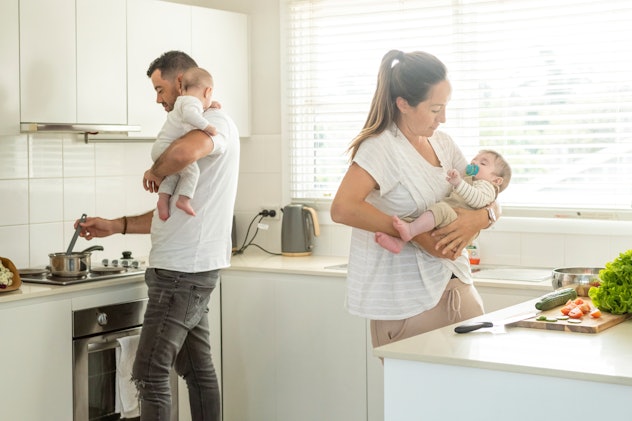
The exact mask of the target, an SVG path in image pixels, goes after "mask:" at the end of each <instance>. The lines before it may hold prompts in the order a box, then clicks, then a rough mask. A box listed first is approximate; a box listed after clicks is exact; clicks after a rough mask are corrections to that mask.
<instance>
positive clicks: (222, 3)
mask: <svg viewBox="0 0 632 421" xmlns="http://www.w3.org/2000/svg"><path fill="white" fill-rule="evenodd" d="M172 1H174V2H178V3H184V4H192V5H197V6H207V7H215V8H218V9H224V10H230V11H236V12H242V13H246V14H248V15H249V16H250V31H251V57H250V59H251V86H252V92H251V99H252V107H251V109H252V125H251V126H252V133H253V134H252V136H251V137H250V138H247V139H242V141H241V142H242V160H241V173H240V182H239V191H238V197H237V203H236V210H235V214H236V216H237V221H238V240H239V242H241V241H242V240H243V236H244V234H245V229H246V227H247V226H248V223H249V222H250V221H251V219H252V218H253V217H254V216H255V215H256V213H257V212H258V211H259V210H260V208H261V206H282V205H285V204H287V203H285V202H286V200H287V196H286V192H284V187H283V186H284V180H283V174H282V168H283V162H284V156H283V154H285V153H286V152H285V150H284V148H283V144H282V133H283V128H282V119H281V110H282V97H281V95H282V84H281V27H282V24H281V18H280V15H281V10H280V4H281V1H283V0H206V1H204V0H172ZM218 59H221V58H218ZM147 88H148V89H151V86H150V85H149V84H148V87H147ZM154 105H155V104H154ZM150 106H151V105H150ZM155 106H157V105H155ZM149 164H150V161H149V145H148V144H128V145H124V144H113V145H102V144H98V145H84V144H83V143H82V140H81V139H76V138H73V137H70V136H66V137H62V136H48V137H42V138H37V139H33V138H32V139H31V140H27V137H26V136H16V137H7V138H0V197H2V200H0V255H2V256H7V257H9V258H11V259H12V260H14V262H15V263H16V264H17V265H18V266H19V267H28V266H35V265H41V264H46V263H48V253H49V252H53V251H62V250H64V249H65V247H66V245H67V242H68V241H69V240H70V236H71V235H72V221H73V220H74V219H76V218H78V217H79V216H80V214H81V213H82V212H84V211H85V212H88V213H89V214H91V215H95V214H96V215H101V216H104V217H118V216H121V215H123V214H134V213H140V212H142V211H145V210H147V209H149V208H151V207H153V205H154V203H153V197H152V196H151V195H149V194H148V193H146V192H145V191H144V190H143V189H142V187H141V185H140V179H141V177H142V173H143V171H144V170H145V169H146V168H147V167H148V166H149ZM319 215H320V220H321V236H320V237H319V238H317V239H316V250H315V254H319V255H339V256H344V255H346V254H347V250H348V244H349V234H350V230H349V229H348V228H347V227H344V226H339V225H335V224H332V223H331V221H329V218H328V215H327V210H326V209H324V210H322V211H321V212H320V213H319ZM264 221H265V222H266V223H267V224H268V226H269V229H268V230H265V231H264V230H261V231H260V232H259V234H258V235H257V238H256V241H255V242H256V243H258V244H260V245H262V246H263V247H265V248H267V249H269V250H271V251H274V252H279V251H280V243H281V241H280V238H281V236H280V231H281V221H280V219H276V220H271V219H266V220H264ZM479 240H480V245H481V257H482V263H487V264H511V265H526V266H538V267H556V266H574V265H586V266H588V265H599V266H600V265H603V264H604V263H605V262H607V261H610V260H612V259H614V258H615V257H616V256H617V255H618V253H619V252H621V251H624V250H627V249H630V248H632V241H631V240H632V228H631V227H630V222H616V221H615V222H612V221H611V222H599V223H597V222H591V221H564V220H521V219H519V218H518V219H514V218H503V219H501V221H500V222H499V223H498V224H497V225H496V226H495V227H494V228H493V229H491V230H487V231H485V232H483V233H481V236H480V239H479ZM93 243H94V241H93ZM99 243H101V244H103V245H104V247H105V248H106V251H105V252H104V253H103V256H104V257H108V258H113V257H117V256H118V254H119V253H120V252H121V251H122V250H124V249H125V250H127V249H129V250H132V251H133V252H134V253H135V254H136V255H146V254H147V251H148V248H149V241H148V238H147V236H125V237H123V236H114V237H112V238H108V239H104V240H99ZM84 245H86V244H85V243H79V245H78V248H79V247H82V246H84ZM94 257H95V258H96V259H99V258H100V254H98V253H97V254H95V256H94Z"/></svg>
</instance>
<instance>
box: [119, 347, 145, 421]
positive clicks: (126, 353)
mask: <svg viewBox="0 0 632 421" xmlns="http://www.w3.org/2000/svg"><path fill="white" fill-rule="evenodd" d="M139 339H140V335H134V336H125V337H122V338H118V339H117V341H118V343H119V345H120V346H119V347H117V348H116V411H117V412H120V414H121V418H135V417H138V416H140V409H139V405H138V392H137V390H136V385H135V384H134V382H133V381H132V367H133V366H134V360H135V358H136V350H137V349H138V340H139Z"/></svg>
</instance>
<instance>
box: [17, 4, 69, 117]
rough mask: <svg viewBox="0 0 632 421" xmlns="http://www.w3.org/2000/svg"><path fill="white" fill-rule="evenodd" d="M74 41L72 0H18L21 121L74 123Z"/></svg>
mask: <svg viewBox="0 0 632 421" xmlns="http://www.w3.org/2000/svg"><path fill="white" fill-rule="evenodd" d="M75 44H76V38H75V0H54V1H47V0H20V98H21V103H20V115H21V121H23V122H44V123H74V122H76V121H75V119H76V117H77V79H76V66H77V61H76V48H75Z"/></svg>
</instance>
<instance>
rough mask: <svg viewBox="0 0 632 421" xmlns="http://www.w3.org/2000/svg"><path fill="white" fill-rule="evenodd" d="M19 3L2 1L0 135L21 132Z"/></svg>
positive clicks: (14, 0) (9, 0)
mask: <svg viewBox="0 0 632 421" xmlns="http://www.w3.org/2000/svg"><path fill="white" fill-rule="evenodd" d="M18 22H19V20H18V0H3V1H2V2H0V61H1V62H2V72H0V95H2V99H1V100H0V135H4V134H17V133H19V132H20V49H19V46H20V39H19V37H20V32H19V28H18Z"/></svg>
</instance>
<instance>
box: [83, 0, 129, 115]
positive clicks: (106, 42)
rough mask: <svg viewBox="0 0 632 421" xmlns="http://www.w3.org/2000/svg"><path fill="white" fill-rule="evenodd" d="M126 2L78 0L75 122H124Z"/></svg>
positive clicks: (123, 0) (120, 0)
mask: <svg viewBox="0 0 632 421" xmlns="http://www.w3.org/2000/svg"><path fill="white" fill-rule="evenodd" d="M125 11H126V7H125V0H107V1H103V0H77V122H78V123H101V124H126V123H127V56H126V54H125V43H126V36H127V21H126V19H125V16H126V13H125Z"/></svg>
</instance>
